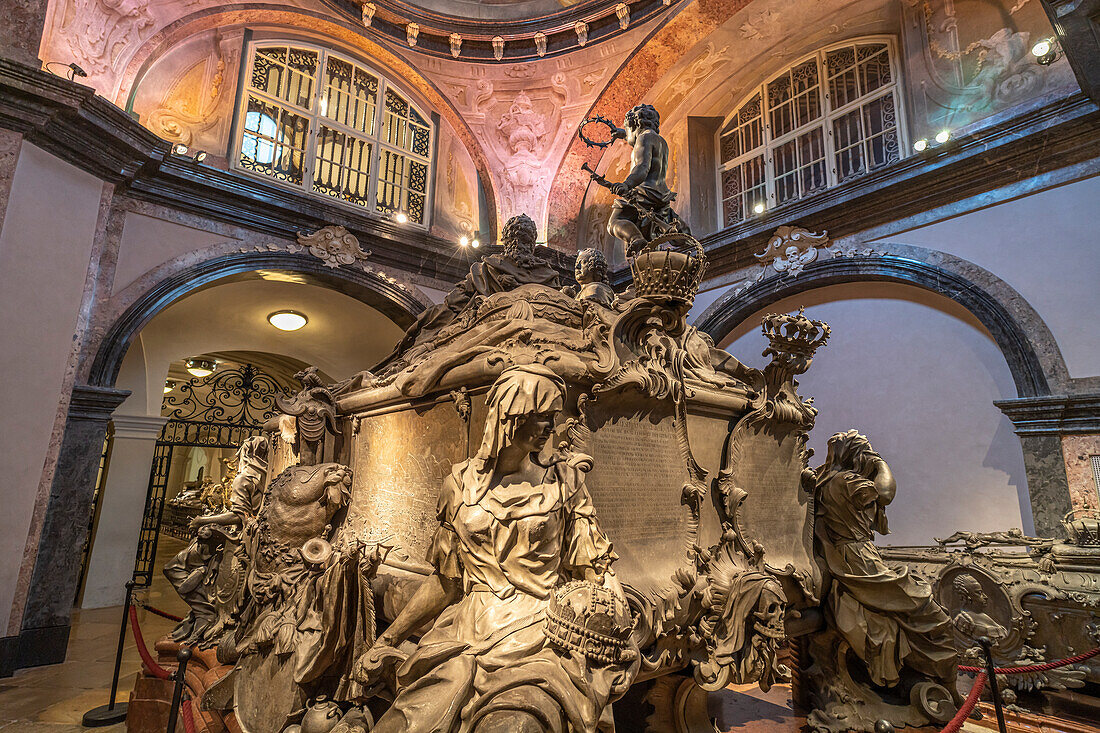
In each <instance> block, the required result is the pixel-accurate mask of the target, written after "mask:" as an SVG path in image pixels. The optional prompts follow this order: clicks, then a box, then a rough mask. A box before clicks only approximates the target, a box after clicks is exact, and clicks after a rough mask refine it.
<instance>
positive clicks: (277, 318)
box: [267, 310, 309, 331]
mask: <svg viewBox="0 0 1100 733" xmlns="http://www.w3.org/2000/svg"><path fill="white" fill-rule="evenodd" d="M267 322H268V323H270V324H271V325H272V326H274V327H275V328H277V329H279V330H280V331H297V330H298V329H299V328H301V327H302V326H304V325H306V324H307V323H309V319H308V318H306V316H305V314H304V313H299V312H298V311H289V310H286V311H275V312H274V313H272V314H270V315H268V317H267Z"/></svg>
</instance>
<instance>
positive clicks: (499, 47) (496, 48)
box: [493, 36, 504, 61]
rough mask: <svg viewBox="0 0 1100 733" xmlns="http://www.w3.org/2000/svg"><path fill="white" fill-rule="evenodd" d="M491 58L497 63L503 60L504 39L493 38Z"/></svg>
mask: <svg viewBox="0 0 1100 733" xmlns="http://www.w3.org/2000/svg"><path fill="white" fill-rule="evenodd" d="M493 58H495V59H496V60H497V61H500V60H501V59H502V58H504V39H503V38H501V37H500V36H493Z"/></svg>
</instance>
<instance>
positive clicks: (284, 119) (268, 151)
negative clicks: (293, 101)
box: [240, 95, 309, 185]
mask: <svg viewBox="0 0 1100 733" xmlns="http://www.w3.org/2000/svg"><path fill="white" fill-rule="evenodd" d="M308 135H309V120H308V119H307V118H305V117H302V116H301V115H298V114H295V113H293V112H291V111H290V110H287V109H283V108H282V107H279V106H278V105H276V104H273V103H269V102H265V101H263V100H260V99H258V98H256V97H253V96H251V95H250V96H249V98H248V109H247V111H246V113H245V123H244V134H243V138H242V141H241V159H240V162H241V167H242V168H244V169H245V170H250V171H254V172H256V173H262V174H263V175H266V176H271V177H272V178H275V179H278V180H280V181H286V182H288V183H293V184H297V185H301V183H302V180H303V176H304V170H305V147H306V141H307V137H308Z"/></svg>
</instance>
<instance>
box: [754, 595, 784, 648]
mask: <svg viewBox="0 0 1100 733" xmlns="http://www.w3.org/2000/svg"><path fill="white" fill-rule="evenodd" d="M786 605H787V599H786V598H784V597H783V592H782V590H780V589H779V588H778V587H772V586H771V585H768V586H765V587H764V588H763V590H761V591H760V598H759V599H757V601H756V610H755V611H753V614H752V615H753V619H754V621H753V629H754V630H755V631H756V633H758V634H762V635H763V636H767V637H769V638H772V639H776V640H777V641H779V642H782V640H783V638H784V637H785V636H786V632H785V630H784V628H783V614H784V611H785V609H786Z"/></svg>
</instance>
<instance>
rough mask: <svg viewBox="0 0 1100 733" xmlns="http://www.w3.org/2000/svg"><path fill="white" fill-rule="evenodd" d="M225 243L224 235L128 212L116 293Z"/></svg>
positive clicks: (114, 290) (120, 245) (116, 273)
mask: <svg viewBox="0 0 1100 733" xmlns="http://www.w3.org/2000/svg"><path fill="white" fill-rule="evenodd" d="M225 240H226V237H224V236H221V235H219V234H214V233H211V232H207V231H203V230H202V229H196V228H194V227H188V226H183V225H182V224H176V223H174V222H171V221H165V220H164V219H156V218H154V217H151V216H145V215H144V214H135V213H134V212H127V214H126V222H125V224H124V226H123V229H122V241H121V242H120V243H119V248H118V264H117V265H116V267H115V278H114V287H113V290H112V292H114V293H119V292H122V291H123V290H125V289H126V287H127V286H128V285H130V284H131V283H132V282H134V280H137V279H138V278H139V277H141V276H142V275H144V274H145V273H146V272H148V271H149V270H152V269H153V268H154V267H156V266H157V265H159V264H161V263H163V262H167V261H168V260H170V259H172V258H173V257H177V256H179V255H181V254H185V253H187V252H192V251H194V250H198V249H204V248H206V247H209V246H212V245H214V244H217V243H218V242H224V241H225Z"/></svg>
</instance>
